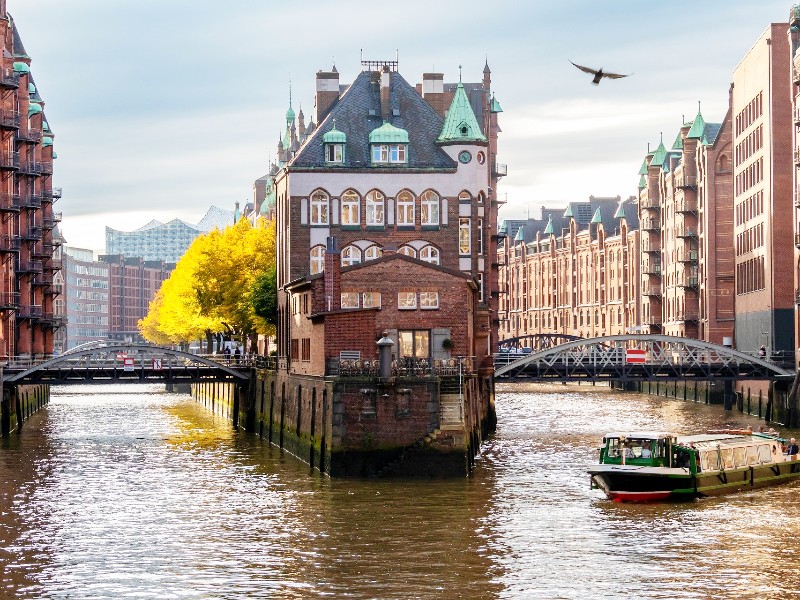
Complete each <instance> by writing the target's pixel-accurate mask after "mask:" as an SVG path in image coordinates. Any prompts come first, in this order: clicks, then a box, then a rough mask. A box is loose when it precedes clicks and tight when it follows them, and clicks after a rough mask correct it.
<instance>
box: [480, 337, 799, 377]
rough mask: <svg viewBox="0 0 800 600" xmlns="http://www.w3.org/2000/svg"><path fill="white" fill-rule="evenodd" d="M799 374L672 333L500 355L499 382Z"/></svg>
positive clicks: (590, 340)
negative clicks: (636, 358)
mask: <svg viewBox="0 0 800 600" xmlns="http://www.w3.org/2000/svg"><path fill="white" fill-rule="evenodd" d="M628 349H639V350H642V351H644V354H643V360H642V362H629V360H628V358H627V350H628ZM794 375H795V372H794V371H789V370H786V369H784V368H782V367H781V366H779V365H776V364H775V363H773V362H770V361H769V360H766V359H764V358H760V357H757V356H752V355H750V354H746V353H744V352H739V351H738V350H734V349H733V348H728V347H726V346H720V345H718V344H712V343H710V342H705V341H702V340H695V339H691V338H682V337H675V336H667V335H650V334H637V335H608V336H602V337H596V338H586V339H576V340H572V341H568V342H564V343H562V344H559V345H557V346H554V347H552V348H547V349H544V350H541V351H539V352H532V353H531V354H528V355H526V356H522V357H518V355H516V356H513V357H504V356H503V354H497V355H495V377H497V378H498V379H504V378H505V379H518V378H524V379H527V380H529V381H531V380H534V381H535V380H540V381H546V380H551V381H552V380H562V381H563V380H581V379H583V380H595V381H596V380H616V379H620V380H627V379H638V380H658V379H662V380H667V379H705V380H712V379H774V378H781V377H793V376H794Z"/></svg>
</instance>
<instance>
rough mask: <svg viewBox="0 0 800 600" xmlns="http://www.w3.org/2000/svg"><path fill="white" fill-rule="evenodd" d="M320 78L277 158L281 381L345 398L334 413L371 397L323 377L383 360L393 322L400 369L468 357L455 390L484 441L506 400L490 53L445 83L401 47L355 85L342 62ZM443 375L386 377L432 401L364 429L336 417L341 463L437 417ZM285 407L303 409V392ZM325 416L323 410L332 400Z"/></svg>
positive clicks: (295, 390) (422, 428)
mask: <svg viewBox="0 0 800 600" xmlns="http://www.w3.org/2000/svg"><path fill="white" fill-rule="evenodd" d="M316 83H317V86H316V89H317V93H316V98H315V115H314V120H313V121H312V124H310V125H309V126H305V124H304V123H303V122H302V120H300V122H296V117H295V114H294V111H293V110H292V109H291V105H290V108H289V111H287V115H286V130H285V133H284V135H283V137H282V138H281V140H280V142H279V146H278V164H277V165H276V166H277V167H278V168H277V169H275V171H274V173H275V174H274V186H275V187H274V189H275V195H276V204H277V211H276V213H277V214H276V218H277V221H278V228H277V231H278V239H277V244H278V252H277V254H278V286H279V289H280V290H281V292H280V294H279V325H278V335H277V346H278V358H279V371H278V378H279V382H280V385H281V386H282V388H281V389H283V390H286V389H287V387H288V388H289V389H290V390H291V392H282V394H283V393H286V394H287V396H288V397H289V398H290V400H291V402H293V403H295V404H298V405H301V406H302V404H304V403H306V402H310V403H311V404H312V405H314V406H316V404H315V403H317V402H320V401H322V399H323V398H332V400H333V403H334V411H336V410H337V409H336V408H335V407H336V406H338V407H340V409H339V410H341V411H343V412H344V413H348V411H350V410H351V409H353V407H352V406H351V403H355V404H356V405H358V406H359V407H361V402H362V400H361V399H360V398H358V397H357V394H356V396H351V395H350V394H351V392H350V391H348V389H349V388H348V387H347V385H346V384H345V383H341V385H342V386H344V387H337V386H338V385H339V384H336V385H334V387H333V388H329V386H330V380H329V379H323V377H325V376H326V375H328V376H336V375H337V373H339V375H342V373H341V371H339V367H340V366H341V365H342V364H344V363H343V362H342V361H343V358H344V357H357V361H358V362H361V361H365V362H366V361H370V362H372V361H374V360H375V359H377V357H378V348H377V346H376V340H378V338H380V337H381V336H382V333H383V332H384V331H386V332H388V333H389V334H390V337H391V339H392V341H393V347H392V359H393V363H394V367H395V369H396V371H395V374H398V373H400V369H402V368H403V365H422V364H424V365H427V369H428V371H427V372H428V373H429V374H430V370H431V368H432V367H433V366H434V365H435V364H438V363H439V362H440V361H443V360H448V359H454V357H461V358H463V359H464V360H463V362H461V363H460V368H461V369H463V370H464V371H465V372H468V377H466V378H465V382H464V386H463V388H462V389H461V391H462V392H463V395H459V396H456V401H457V402H461V401H462V398H463V402H464V403H465V404H464V405H463V406H462V405H457V406H456V411H457V412H458V411H461V412H459V414H461V415H462V419H465V421H464V420H462V421H461V422H460V423H461V425H460V427H461V430H462V434H461V437H462V438H463V437H464V435H466V436H467V437H468V438H469V439H470V440H471V441H469V442H467V446H469V448H470V454H473V453H474V451H475V443H476V442H478V441H479V437H480V435H482V433H485V431H483V432H480V425H475V423H476V422H481V420H483V421H484V422H486V421H485V420H486V419H487V418H489V411H490V406H491V405H492V402H493V400H492V393H491V379H490V376H491V373H492V360H491V354H490V346H491V344H492V341H491V340H490V328H491V315H492V311H493V307H494V306H496V303H497V293H496V292H497V285H496V263H495V261H494V259H493V256H494V253H495V247H496V238H495V236H494V235H493V233H494V232H495V230H496V214H497V200H496V189H497V181H498V178H499V177H500V176H501V174H503V173H504V169H501V168H499V167H498V165H497V162H496V148H497V133H498V131H499V128H498V126H497V115H498V113H499V112H501V109H500V106H499V104H498V103H497V101H496V100H494V98H493V97H492V95H491V90H490V83H491V72H490V70H489V67H488V65H486V67H485V68H484V72H483V79H482V81H481V82H480V83H476V84H465V83H463V82H461V81H459V82H458V83H456V84H453V85H449V84H447V85H445V84H444V82H443V75H441V74H426V75H424V76H423V83H422V84H421V85H420V86H418V87H414V86H411V85H409V84H408V83H407V82H406V81H405V79H403V77H402V76H401V75H400V73H399V72H398V71H397V62H396V61H376V62H372V61H364V62H362V71H361V73H360V74H359V75H358V76H357V77H356V78H355V80H354V81H353V82H352V83H351V84H349V85H344V86H342V85H340V83H339V73H338V71H337V70H336V69H335V67H334V68H333V69H332V70H330V71H320V72H318V73H317V76H316ZM445 111H446V114H445ZM314 121H315V122H316V125H313V122H314ZM345 362H347V361H345ZM466 374H467V373H465V375H466ZM437 381H438V380H437V379H435V378H430V379H425V378H423V379H422V380H420V381H418V382H416V383H414V382H405V383H404V384H401V383H399V380H398V383H397V384H396V385H394V386H393V387H392V389H391V390H387V391H386V397H391V398H392V399H397V402H399V403H403V402H406V400H405V398H406V396H405V394H406V393H408V394H410V395H411V396H413V399H408V402H410V403H412V404H414V406H416V407H417V408H416V410H418V411H422V412H419V413H418V412H415V410H414V409H410V412H408V413H407V412H406V411H405V409H403V410H400V409H398V410H399V412H394V413H392V414H393V415H394V416H393V417H391V418H389V417H388V416H387V420H385V421H382V422H381V420H380V419H379V420H378V422H376V423H373V424H372V425H371V426H370V430H369V431H367V432H365V431H364V430H363V429H364V428H363V427H362V426H361V425H359V426H358V427H357V428H349V427H347V423H346V422H345V423H337V424H336V426H335V427H334V431H333V439H334V444H333V446H334V449H333V450H332V451H331V453H332V457H333V458H332V464H336V463H337V458H336V457H337V456H339V457H341V456H343V453H346V452H347V451H348V449H349V451H351V452H352V451H353V449H354V447H355V448H361V447H363V445H364V444H365V443H366V442H365V440H366V439H377V440H380V442H379V443H382V442H383V441H385V442H386V443H387V444H389V445H390V446H391V444H395V443H399V442H398V441H397V440H396V439H394V438H392V435H393V432H395V431H396V430H397V429H398V427H401V426H402V427H403V428H405V430H406V432H407V434H408V436H410V437H408V438H405V439H404V441H403V445H405V444H407V443H412V442H417V441H420V440H422V439H423V438H425V437H426V436H428V435H429V434H431V433H432V432H434V431H438V428H437V427H436V423H441V419H440V417H441V414H440V412H441V411H440V412H437V413H436V415H430V414H428V412H427V411H428V410H429V409H430V407H431V406H438V405H440V404H441V402H440V401H441V394H442V393H443V392H442V390H440V389H439V387H438V383H437ZM397 386H400V387H397ZM362 388H364V389H365V390H366V389H368V388H367V387H365V386H363V385H362ZM370 389H371V388H370ZM402 390H405V391H402ZM412 390H413V393H412ZM331 394H332V396H331ZM325 401H327V400H325ZM442 406H443V404H442ZM465 407H469V408H465ZM472 408H474V410H472ZM358 410H361V408H358ZM437 410H439V409H437ZM443 410H444V409H442V411H443ZM288 411H289V412H288V414H290V415H292V414H295V412H294V411H295V406H294V404H293V405H292V406H290V407H288ZM481 411H482V412H481ZM300 412H301V410H300V408H298V409H297V414H298V415H299V414H300ZM356 412H358V411H356ZM378 412H380V411H378ZM390 412H391V411H390ZM423 413H424V418H422V415H423ZM478 413H480V414H481V415H482V417H481V418H477V417H476V415H477V414H478ZM313 414H317V415H319V416H321V415H323V414H325V410H323V406H322V404H320V407H319V412H315V413H313ZM370 414H372V413H370ZM386 414H387V415H388V414H389V413H386ZM400 414H402V419H403V420H402V422H399V421H398V420H397V419H396V418H395V417H396V416H397V415H400ZM415 415H416V417H420V419H421V420H417V419H416V417H415ZM491 416H492V417H493V413H492V415H491ZM299 420H300V419H299V417H298V421H299ZM410 423H417V425H418V426H410ZM470 423H472V425H470ZM470 427H472V429H470ZM475 427H478V429H475ZM465 428H466V429H465ZM312 429H313V426H312ZM299 430H300V428H299V425H298V429H297V431H299ZM467 430H468V431H467ZM465 431H467V433H464V432H465ZM476 431H478V432H479V433H477V434H475V432H476ZM284 433H285V434H287V435H288V434H289V433H292V434H293V435H295V436H296V435H297V433H296V432H294V431H290V432H286V431H284ZM475 435H477V436H478V439H476V438H475V437H474V436H475ZM364 436H367V437H366V438H365V437H364ZM411 438H413V440H412V439H411ZM283 439H284V438H283V434H282V437H281V440H282V442H283ZM395 449H397V448H395ZM464 450H465V448H462V449H461V452H462V454H463V452H464ZM456 454H457V453H456ZM462 459H463V456H462ZM456 461H458V459H456Z"/></svg>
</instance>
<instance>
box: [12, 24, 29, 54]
mask: <svg viewBox="0 0 800 600" xmlns="http://www.w3.org/2000/svg"><path fill="white" fill-rule="evenodd" d="M11 31H12V37H13V41H12V46H11V48H12V53H13V54H14V58H30V56H28V53H27V52H25V46H23V45H22V38H21V37H20V36H19V31H17V24H16V23H15V22H14V20H13V19H12V20H11Z"/></svg>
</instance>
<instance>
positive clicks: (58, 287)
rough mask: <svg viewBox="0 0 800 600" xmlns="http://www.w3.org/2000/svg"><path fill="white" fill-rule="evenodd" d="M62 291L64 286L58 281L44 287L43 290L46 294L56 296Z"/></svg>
mask: <svg viewBox="0 0 800 600" xmlns="http://www.w3.org/2000/svg"><path fill="white" fill-rule="evenodd" d="M63 292H64V286H63V284H60V283H54V284H53V285H51V286H50V287H49V288H46V289H45V290H44V293H45V294H48V295H50V296H58V295H59V294H62V293H63Z"/></svg>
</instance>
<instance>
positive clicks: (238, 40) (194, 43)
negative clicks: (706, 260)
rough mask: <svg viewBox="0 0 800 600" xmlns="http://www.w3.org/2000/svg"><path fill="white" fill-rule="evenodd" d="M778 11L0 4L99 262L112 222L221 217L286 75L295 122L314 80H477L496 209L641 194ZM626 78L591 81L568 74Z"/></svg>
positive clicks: (247, 188)
mask: <svg viewBox="0 0 800 600" xmlns="http://www.w3.org/2000/svg"><path fill="white" fill-rule="evenodd" d="M791 6H792V3H791V2H789V1H785V0H725V1H724V2H723V1H721V0H702V1H698V0H692V1H689V0H672V1H671V2H648V1H644V0H592V1H588V0H560V1H558V0H515V1H513V2H512V1H508V0H494V1H492V2H485V1H481V2H475V1H473V0H437V1H436V2H431V1H430V0H404V1H403V2H400V3H384V2H375V1H374V0H370V1H366V0H365V1H361V0H337V1H336V2H333V1H325V0H311V1H306V2H302V3H300V2H287V1H283V2H273V1H271V0H226V1H225V2H220V1H219V0H215V1H211V0H69V1H65V0H8V9H9V12H11V14H12V15H13V16H14V18H15V20H16V23H17V26H18V28H19V31H20V34H21V36H22V39H23V42H24V44H25V47H26V50H27V52H28V54H29V55H30V56H31V58H32V73H33V76H34V78H35V80H36V84H37V87H38V89H39V91H40V93H41V95H42V97H43V98H44V100H45V103H46V105H45V111H46V114H47V118H48V121H49V123H50V125H51V127H52V129H53V131H54V132H55V136H56V137H55V147H56V149H57V152H58V160H57V161H56V163H55V175H54V184H55V185H56V186H60V187H62V188H63V190H64V196H63V198H62V200H60V201H59V203H58V204H57V205H56V210H60V211H62V212H63V215H64V218H63V224H62V231H63V233H64V235H65V237H66V239H67V242H68V243H69V244H70V245H74V246H79V247H85V248H91V249H94V250H99V251H102V250H103V247H104V245H105V229H104V227H105V226H106V225H108V226H111V227H114V228H117V229H124V230H131V229H136V228H138V227H140V226H141V225H144V224H145V223H147V222H148V221H149V220H150V219H154V218H155V219H159V220H161V221H167V220H169V219H172V218H175V217H178V218H182V219H185V220H187V221H191V222H196V221H197V220H199V219H200V217H201V216H202V215H203V214H204V213H205V211H206V210H207V209H208V207H209V206H210V205H212V204H213V205H216V206H219V207H221V208H228V209H232V208H233V205H234V203H235V202H236V201H239V202H240V203H244V202H246V201H248V200H249V199H250V198H251V196H252V183H253V180H254V179H256V178H258V177H260V176H261V175H263V174H264V173H265V172H266V168H267V161H268V160H269V158H270V157H273V158H274V156H275V148H276V145H277V140H278V137H279V134H280V133H281V127H282V124H283V122H284V121H283V119H284V113H285V111H286V109H287V107H288V101H289V99H288V95H289V94H288V86H289V80H290V79H291V82H292V96H293V104H294V109H295V111H297V110H298V109H299V108H300V106H302V108H303V110H304V112H305V114H306V119H307V120H308V118H309V117H310V116H311V114H312V112H313V105H314V82H315V79H314V76H315V73H316V72H317V71H318V70H320V69H326V70H327V69H329V68H330V67H331V64H332V63H333V61H334V60H335V63H336V67H337V69H338V70H339V72H340V74H341V75H340V77H341V79H340V81H341V82H342V83H346V82H350V81H352V80H353V79H354V78H355V77H356V75H357V74H358V72H359V71H360V68H361V67H360V56H361V50H362V49H363V54H364V58H365V59H372V60H382V59H393V58H394V56H395V52H396V51H399V60H400V66H399V70H400V72H401V74H402V75H403V77H404V78H405V79H406V80H407V81H408V82H409V83H411V84H415V83H417V82H419V81H420V80H421V77H422V75H421V74H422V73H423V72H427V71H431V70H435V71H438V72H443V73H444V74H445V80H446V81H457V80H458V67H459V65H463V78H464V81H479V80H480V79H481V77H482V71H483V66H484V61H485V60H486V57H487V56H488V61H489V66H490V67H491V69H492V89H493V91H494V92H495V95H496V98H497V100H498V101H499V102H500V104H501V106H502V108H503V111H504V112H503V114H502V115H500V117H501V119H500V125H501V128H502V130H503V132H502V134H501V137H500V143H499V162H501V163H507V164H508V176H507V177H505V178H504V179H503V180H502V182H501V184H500V186H499V187H500V189H499V193H500V194H504V193H507V195H508V196H507V198H508V203H507V204H506V206H505V207H504V208H503V209H502V210H501V213H500V216H501V218H503V217H506V218H520V217H524V216H525V215H527V214H528V213H529V212H530V214H531V216H539V210H540V207H541V206H542V205H547V206H562V205H565V204H566V203H567V202H569V201H576V200H585V199H586V198H588V196H589V195H595V196H617V195H622V196H623V197H624V196H628V195H632V194H635V193H636V186H637V184H638V180H639V177H638V174H637V173H638V170H639V167H640V165H641V162H642V158H643V156H644V154H645V152H646V151H647V146H648V143H650V144H651V145H656V144H658V141H659V134H660V132H662V131H663V132H664V139H665V140H666V141H667V143H671V142H672V141H673V140H674V138H675V136H676V135H677V132H678V129H679V127H680V125H681V123H682V118H683V117H684V116H685V118H686V119H687V120H690V119H692V118H694V115H695V114H696V112H697V102H698V101H701V102H702V112H703V117H704V118H705V120H706V121H709V122H718V121H720V120H721V119H722V117H723V116H724V114H725V111H726V110H727V97H728V87H729V85H730V80H731V73H732V71H733V68H734V67H735V66H736V64H737V63H738V62H739V60H740V59H741V58H742V57H743V55H744V54H745V53H746V52H747V50H748V49H749V48H750V47H751V46H752V44H753V43H754V42H755V41H756V39H757V38H758V36H759V35H760V34H761V33H762V32H763V31H764V29H766V27H767V26H768V24H769V23H771V22H785V21H786V20H787V18H788V13H789V9H790V7H791ZM570 60H572V61H574V62H576V63H579V64H585V65H589V66H593V67H603V68H604V69H605V70H607V71H615V72H618V73H632V75H631V76H630V77H627V78H625V79H618V80H613V81H611V80H604V81H603V82H602V84H601V85H599V86H593V85H591V84H590V79H591V77H590V76H589V75H586V74H584V73H581V72H580V71H578V70H577V69H575V68H574V67H573V66H572V65H570V63H569V61H570Z"/></svg>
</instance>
